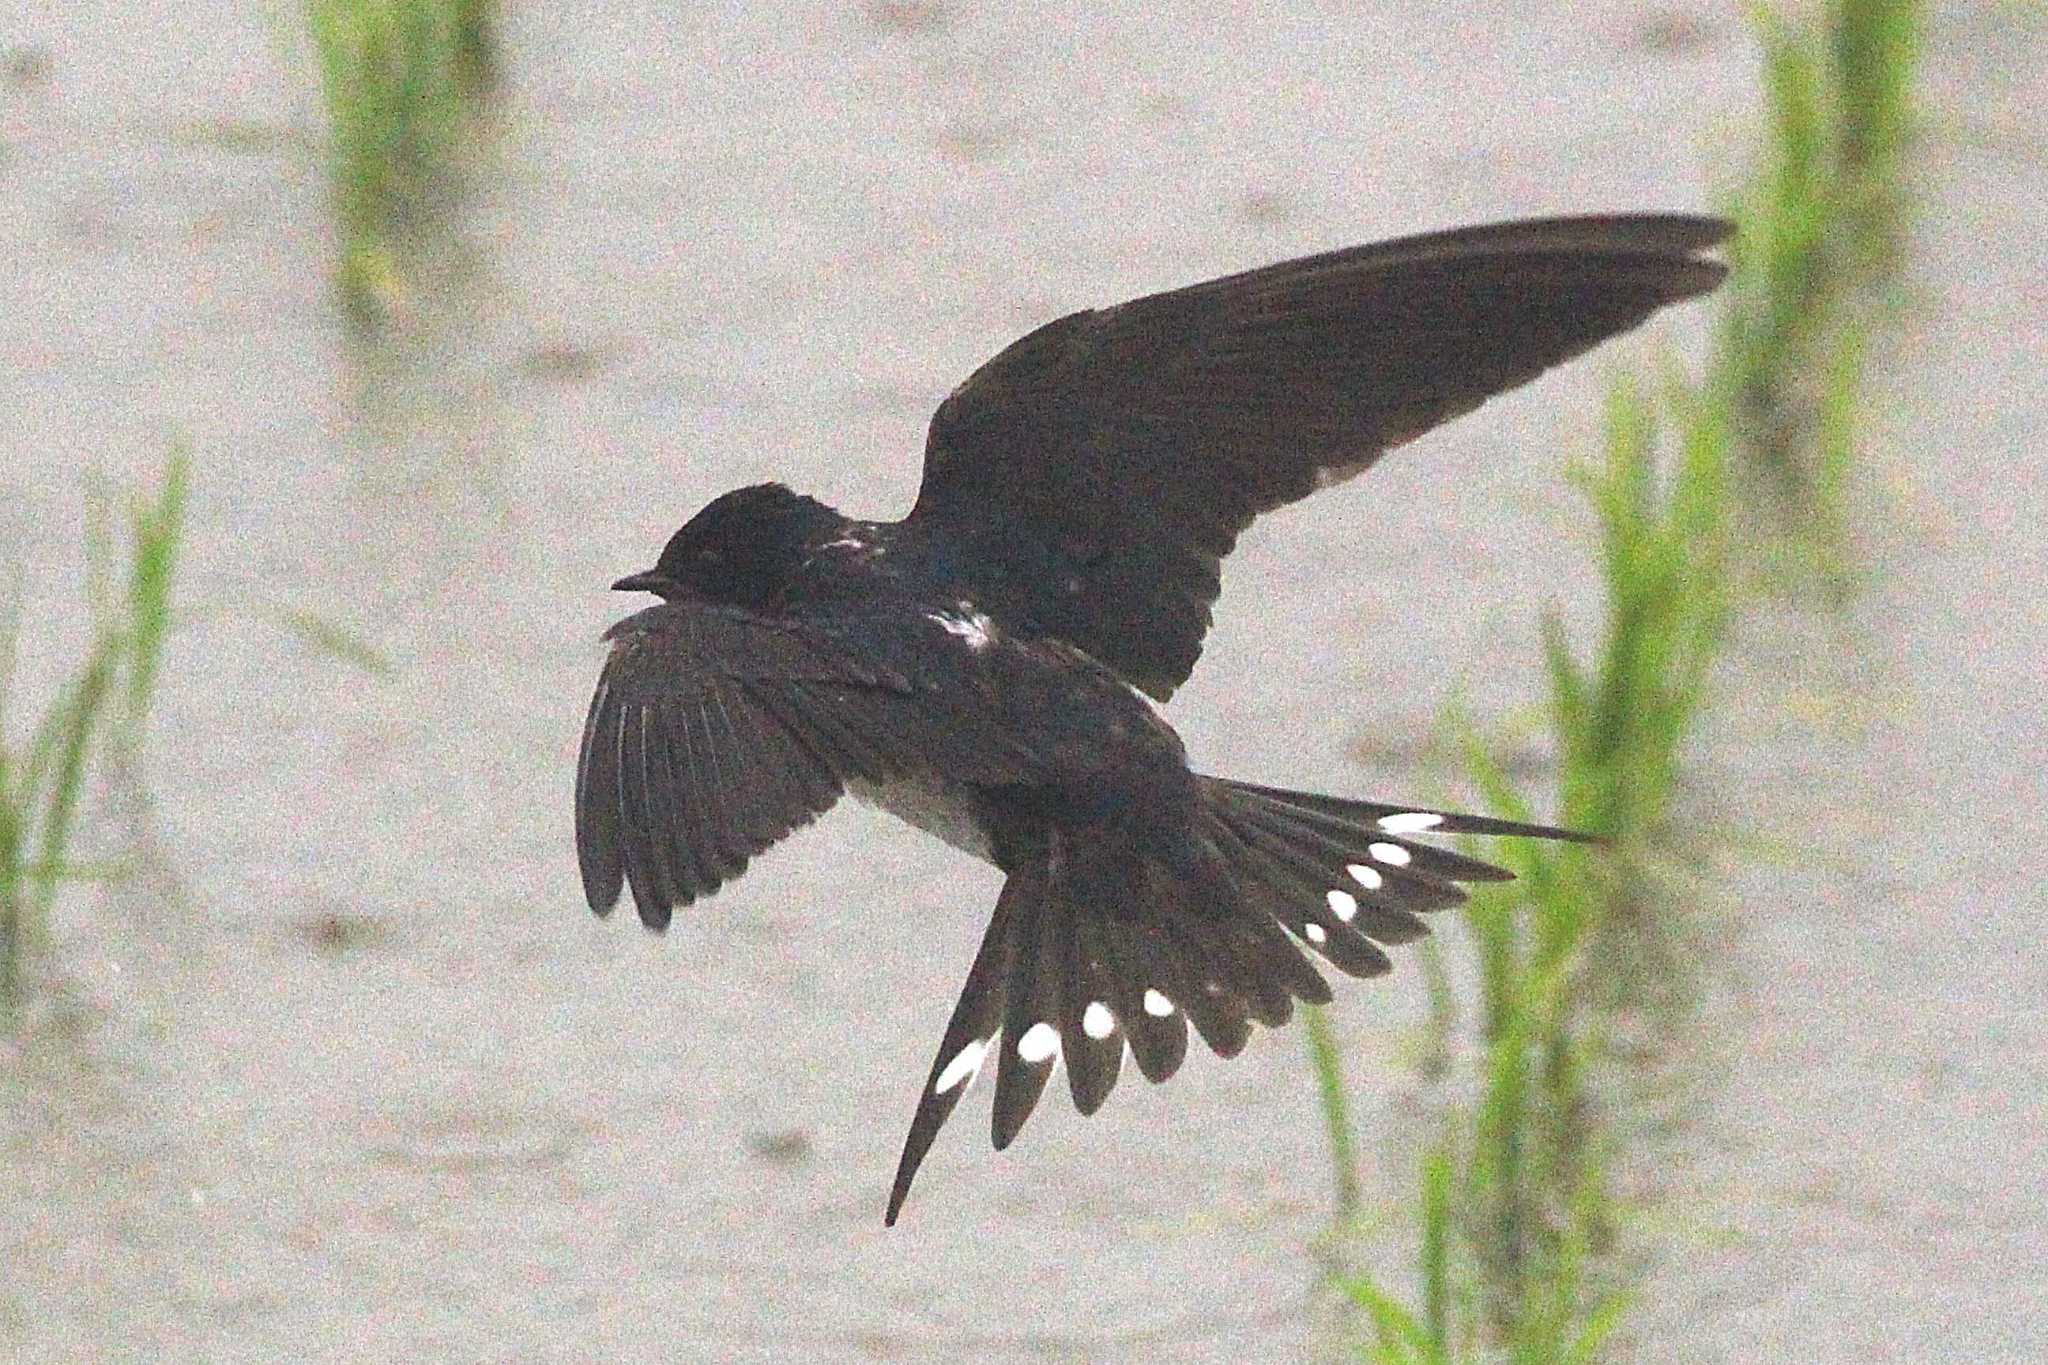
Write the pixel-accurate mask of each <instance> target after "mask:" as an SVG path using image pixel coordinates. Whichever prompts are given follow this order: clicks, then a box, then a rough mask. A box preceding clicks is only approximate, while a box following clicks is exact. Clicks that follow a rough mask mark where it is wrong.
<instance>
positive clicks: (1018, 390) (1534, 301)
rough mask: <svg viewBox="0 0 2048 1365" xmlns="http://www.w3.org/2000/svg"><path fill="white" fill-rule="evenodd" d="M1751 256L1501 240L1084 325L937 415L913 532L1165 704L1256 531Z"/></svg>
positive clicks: (1714, 223)
mask: <svg viewBox="0 0 2048 1365" xmlns="http://www.w3.org/2000/svg"><path fill="white" fill-rule="evenodd" d="M1730 230H1731V228H1730V225H1729V224H1727V223H1725V222H1722V221H1720V220H1718V219H1712V218H1694V217H1680V216H1667V215H1643V216H1630V217H1597V218H1560V219H1543V220H1530V221H1526V222H1518V223H1501V224H1496V225H1493V226H1488V227H1476V228H1462V229H1459V230H1457V231H1453V232H1441V233H1431V234H1428V235H1424V236H1418V237H1407V238H1402V239H1400V240H1397V241H1390V242H1382V243H1378V244H1376V245H1372V246H1362V247H1353V248H1350V249H1348V250H1343V251H1334V252H1330V253H1328V254H1325V255H1320V256H1310V257H1306V258H1304V259H1301V260H1296V261H1287V262H1283V263H1281V264H1279V265H1273V266H1267V267H1265V268H1264V269H1260V270H1253V271H1249V272H1246V273H1244V274H1240V275H1231V276H1228V277H1226V278H1224V279H1220V280H1212V281H1210V282H1208V283H1206V284H1198V285H1194V286H1191V287H1189V288H1186V289H1177V290H1174V291H1172V292H1171V293H1165V294H1154V295H1152V296H1150V297H1147V298H1142V299H1138V300H1135V301H1133V302H1130V303H1126V304H1122V305H1120V306H1118V307H1114V308H1105V309H1100V310H1094V311H1087V312H1080V313H1074V314H1071V315H1070V316H1068V317H1064V318H1061V319H1059V320H1058V321H1056V322H1052V323H1049V324H1047V325H1046V326H1044V327H1041V328H1039V329H1038V330H1037V331H1035V332H1032V333H1031V334H1030V335H1028V336H1026V337H1024V338H1023V339H1022V340H1020V341H1017V342H1016V343H1014V344H1013V345H1011V346H1010V347H1008V348H1007V349H1006V350H1004V351H1003V352H1002V353H1001V354H1000V355H998V356H996V357H995V358H994V359H993V360H991V361H989V362H988V363H987V364H985V365H983V366H982V367H981V368H980V369H978V370H976V371H975V372H974V374H973V375H971V376H970V377H969V378H968V380H967V382H966V383H964V384H962V385H961V386H960V387H959V388H958V389H956V390H955V391H954V392H953V394H952V396H951V397H949V398H948V399H947V400H946V401H945V402H944V403H943V404H941V405H940V407H939V410H938V412H937V414H936V415H935V416H934V417H933V418H932V424H931V431H930V435H929V437H928V439H927V441H926V445H925V467H924V482H923V484H922V486H921V487H920V489H919V491H918V498H917V505H916V507H915V508H913V509H912V511H911V515H910V520H912V521H913V522H925V523H942V524H943V525H944V526H945V528H946V530H947V532H948V534H949V538H951V539H953V540H954V541H955V542H956V543H965V544H966V545H968V546H969V547H970V549H971V550H972V551H973V552H974V553H975V554H976V555H977V556H978V557H979V558H980V559H981V561H982V563H983V565H984V568H985V570H986V572H985V574H984V575H983V577H984V578H985V580H986V581H987V582H988V584H989V585H990V587H989V590H988V591H987V592H986V593H985V594H984V595H983V599H982V601H981V606H982V607H983V609H984V610H988V611H991V612H992V613H994V614H996V615H997V616H998V618H999V619H1003V618H1007V619H1010V620H1012V621H1020V622H1028V623H1029V624H1031V625H1032V626H1033V627H1035V629H1036V630H1037V631H1039V632H1042V633H1044V634H1048V635H1052V636H1055V637H1058V638H1061V639H1065V640H1068V641H1071V642H1072V643H1074V644H1076V645H1079V646H1080V647H1081V648H1083V649H1085V650H1087V651H1088V652H1089V653H1090V654H1092V655H1094V656H1095V657H1096V658H1098V659H1100V660H1102V661H1103V662H1104V663H1106V664H1108V665H1110V666H1111V667H1112V668H1114V669H1116V670H1117V672H1118V673H1120V674H1122V675H1123V676H1124V677H1125V678H1127V679H1128V680H1129V681H1131V682H1132V683H1134V684H1136V685H1137V686H1138V687H1141V688H1143V689H1144V690H1145V691H1146V692H1148V693H1150V694H1151V695H1152V696H1154V697H1157V698H1159V699H1161V700H1164V699H1165V698H1166V697H1167V696H1169V695H1171V693H1172V692H1173V690H1174V689H1175V688H1176V687H1178V686H1179V685H1180V684H1181V683H1182V682H1184V681H1185V680H1186V679H1187V676H1188V673H1189V671H1190V670H1191V669H1192V668H1193V667H1194V663H1195V659H1196V657H1197V656H1198V655H1199V654H1200V653H1201V647H1202V637H1203V635H1204V634H1205V633H1206V631H1207V630H1208V626H1209V610H1210V606H1211V604H1212V603H1213V602H1214V601H1215V600H1216V596H1217V593H1218V591H1219V588H1220V583H1221V579H1220V576H1219V568H1220V565H1221V562H1222V559H1223V557H1224V556H1225V555H1226V554H1228V553H1229V552H1230V549H1231V547H1232V545H1234V544H1235V543H1236V540H1237V536H1238V534H1239V532H1241V531H1243V530H1244V528H1245V527H1246V526H1248V525H1249V524H1250V523H1251V521H1252V518H1253V517H1254V516H1256V515H1257V514H1258V513H1260V512H1263V511H1267V510H1269V509H1271V508H1275V507H1279V506H1281V505H1283V504H1285V503H1289V502H1293V501H1295V500H1297V499H1299V498H1303V497H1306V496H1308V494H1310V493H1312V492H1314V491H1315V490H1316V489H1317V488H1320V487H1325V486H1327V485H1328V484H1330V483H1332V482H1335V481H1337V480H1339V479H1343V478H1348V477H1350V476H1351V475H1353V474H1356V473H1358V472H1359V471H1361V470H1363V469H1364V468H1366V467H1367V466H1368V465H1370V464H1371V463H1372V462H1373V461H1374V460H1376V459H1377V458H1378V457H1379V456H1380V455H1381V454H1383V453H1384V452H1385V451H1387V450H1389V449H1391V448H1392V447H1394V446H1397V445H1400V444H1401V443H1402V442H1404V441H1409V440H1412V439H1414V438H1415V437H1417V436H1419V435H1421V434H1422V433H1423V432H1425V431H1427V430H1429V429H1430V428H1431V427H1434V426H1436V425H1438V424H1439V423H1441V422H1445V421H1448V420H1450V419H1451V418H1453V417H1457V416H1460V415H1461V414H1463V413H1466V412H1470V411H1471V410H1472V409H1473V408H1475V407H1477V406H1479V404H1480V403H1481V402H1483V401H1484V400H1485V399H1487V398H1489V397H1491V396H1492V395H1494V394H1497V393H1500V392H1502V391H1503V390H1506V389H1510V388H1514V387H1515V386H1516V385H1519V384H1524V383H1527V382H1528V381H1529V380H1531V379H1534V378H1535V377H1536V376H1537V375H1538V374H1540V373H1542V372H1543V371H1544V370H1546V369H1548V368H1549V367H1551V366H1552V365H1555V364H1558V363H1559V362H1560V361H1563V360H1566V359H1568V358H1570V357H1572V356H1574V355H1577V354H1579V353H1580V352H1582V351H1585V350H1586V349H1588V348H1589V347H1591V346H1593V345H1594V344H1596V343H1598V342H1600V341H1602V340H1604V339H1605V338H1607V337H1610V336H1613V335H1615V334H1616V333H1619V332H1623V331H1626V330H1628V329H1629V328H1631V327H1633V326H1635V325H1636V324H1637V323H1639V322H1641V321H1642V320H1643V319H1645V318H1647V317H1648V316H1649V315H1650V314H1651V313H1653V312H1655V311H1656V310H1657V309H1659V308H1661V307H1663V306H1664V305H1666V304H1669V303H1673V302H1676V301H1678V300H1680V299H1686V298H1690V297H1692V296H1693V295H1696V294H1700V293H1704V292H1705V291H1707V290H1709V289H1711V288H1713V287H1714V285H1715V284H1717V283H1719V281H1720V280H1721V278H1722V276H1723V275H1724V274H1725V273H1726V271H1725V269H1724V267H1722V266H1721V265H1719V264H1717V263H1715V262H1713V261H1709V260H1703V259H1701V258H1700V256H1699V255H1698V253H1699V252H1700V251H1701V250H1703V249H1705V248H1707V247H1709V246H1712V245H1713V244H1715V243H1716V242H1719V241H1721V240H1722V239H1724V238H1725V237H1726V236H1727V235H1728V233H1729V232H1730Z"/></svg>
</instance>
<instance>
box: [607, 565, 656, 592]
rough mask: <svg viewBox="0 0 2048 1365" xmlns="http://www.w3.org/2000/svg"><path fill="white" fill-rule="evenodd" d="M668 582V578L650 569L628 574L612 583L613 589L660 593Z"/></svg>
mask: <svg viewBox="0 0 2048 1365" xmlns="http://www.w3.org/2000/svg"><path fill="white" fill-rule="evenodd" d="M667 584H668V580H667V579H666V578H664V577H662V576H661V575H660V574H658V573H656V572H654V571H653V570H652V569H649V570H648V571H647V572H646V573H629V574H627V575H626V576H625V577H624V578H621V579H620V580H619V581H618V582H616V583H614V584H612V591H613V592H652V593H659V592H660V591H661V590H662V588H663V587H665V586H667Z"/></svg>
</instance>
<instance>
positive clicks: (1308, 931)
mask: <svg viewBox="0 0 2048 1365" xmlns="http://www.w3.org/2000/svg"><path fill="white" fill-rule="evenodd" d="M1301 932H1302V933H1303V934H1304V935H1306V936H1307V938H1308V941H1309V942H1310V943H1313V944H1315V945H1316V947H1318V948H1320V947H1322V946H1323V945H1324V944H1325V943H1328V942H1329V941H1330V931H1329V930H1327V929H1325V928H1323V926H1322V925H1320V924H1310V925H1306V926H1304V927H1303V929H1302V931H1301Z"/></svg>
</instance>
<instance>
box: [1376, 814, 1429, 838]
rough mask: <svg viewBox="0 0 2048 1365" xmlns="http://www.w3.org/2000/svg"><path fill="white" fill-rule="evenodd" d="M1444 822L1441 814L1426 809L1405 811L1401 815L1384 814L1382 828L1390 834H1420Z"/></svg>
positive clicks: (1381, 820)
mask: <svg viewBox="0 0 2048 1365" xmlns="http://www.w3.org/2000/svg"><path fill="white" fill-rule="evenodd" d="M1443 822H1444V818H1443V816H1441V815H1433V814H1431V813H1430V812H1429V811H1426V810H1411V811H1403V812H1402V813H1401V814H1399V815H1382V816H1381V817H1380V828H1381V829H1383V830H1385V831H1386V832H1387V833H1389V834H1420V833H1422V831H1424V830H1426V829H1435V828H1436V827H1437V826H1438V825H1441V824H1442V823H1443Z"/></svg>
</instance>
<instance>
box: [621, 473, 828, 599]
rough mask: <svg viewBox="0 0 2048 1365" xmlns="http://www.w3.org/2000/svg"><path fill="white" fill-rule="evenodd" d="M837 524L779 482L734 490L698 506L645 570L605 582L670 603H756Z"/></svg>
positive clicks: (820, 505) (825, 511)
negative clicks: (681, 599)
mask: <svg viewBox="0 0 2048 1365" xmlns="http://www.w3.org/2000/svg"><path fill="white" fill-rule="evenodd" d="M843 524H844V519H843V518H842V517H840V515H839V514H838V513H837V512H834V511H833V510H832V509H831V508H829V507H827V506H826V505H825V504H824V503H822V502H819V501H818V500H817V499H816V498H810V497H805V496H804V495H803V494H801V493H793V492H791V491H790V490H789V489H787V488H785V487H783V486H782V485H781V484H779V483H760V484H754V485H752V486H751V487H747V488H736V489H734V490H733V491H732V492H730V493H727V494H725V495H724V496H723V497H719V498H714V499H713V500H712V501H711V502H709V503H706V504H705V506H704V508H703V510H702V511H700V512H698V513H697V515H696V516H694V517H691V518H690V519H689V521H688V522H686V523H684V525H683V529H682V530H680V531H677V532H676V533H675V534H674V535H673V536H671V537H669V542H668V545H667V547H666V548H665V549H663V550H662V552H661V558H660V559H659V560H657V561H655V565H654V567H653V568H652V569H649V570H647V571H646V572H645V573H636V574H629V575H627V576H626V577H624V578H621V579H620V580H619V581H618V582H616V583H614V584H612V587H613V588H614V589H616V590H618V591H620V592H651V593H658V594H660V595H661V596H662V597H664V598H667V599H670V600H673V599H675V598H678V597H696V598H701V599H704V600H708V601H712V602H723V603H728V604H731V605H733V606H741V607H751V608H755V609H760V608H764V607H766V606H768V605H769V604H770V603H772V602H773V601H774V599H775V597H776V596H777V594H778V593H779V592H780V591H781V589H782V587H783V585H784V584H785V583H786V582H787V581H788V580H789V577H790V575H791V574H793V573H794V572H795V571H796V569H797V567H798V565H800V564H801V563H802V562H803V559H804V556H805V555H806V554H807V553H808V551H809V549H810V547H811V546H812V545H813V544H814V543H816V542H817V541H818V540H819V539H820V538H821V537H822V536H823V534H824V533H827V532H829V531H831V530H832V529H833V528H835V527H838V526H840V525H843Z"/></svg>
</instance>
